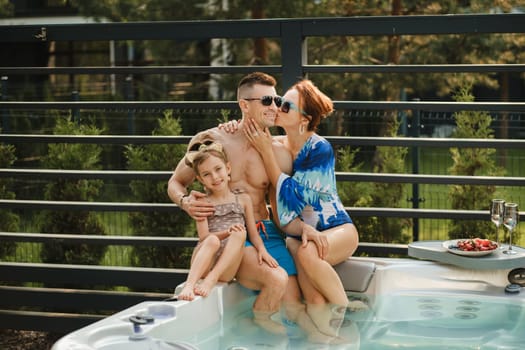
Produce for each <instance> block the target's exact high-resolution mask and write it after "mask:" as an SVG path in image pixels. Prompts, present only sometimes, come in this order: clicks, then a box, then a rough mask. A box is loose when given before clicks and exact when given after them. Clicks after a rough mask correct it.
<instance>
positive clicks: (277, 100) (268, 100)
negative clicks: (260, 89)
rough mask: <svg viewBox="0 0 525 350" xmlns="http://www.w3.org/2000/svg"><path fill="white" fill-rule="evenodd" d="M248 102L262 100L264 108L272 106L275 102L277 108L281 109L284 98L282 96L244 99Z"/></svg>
mask: <svg viewBox="0 0 525 350" xmlns="http://www.w3.org/2000/svg"><path fill="white" fill-rule="evenodd" d="M243 100H246V101H256V100H260V101H261V103H262V105H263V106H270V105H271V104H272V102H275V105H276V106H277V107H281V103H282V101H283V98H282V97H281V96H263V97H261V98H243Z"/></svg>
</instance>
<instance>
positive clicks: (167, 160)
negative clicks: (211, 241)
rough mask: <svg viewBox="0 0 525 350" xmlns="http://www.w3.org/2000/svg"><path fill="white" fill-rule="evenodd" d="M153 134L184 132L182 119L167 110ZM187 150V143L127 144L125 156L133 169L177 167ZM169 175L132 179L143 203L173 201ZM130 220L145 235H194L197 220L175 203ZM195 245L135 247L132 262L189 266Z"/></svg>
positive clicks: (135, 216)
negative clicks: (145, 179) (164, 177)
mask: <svg viewBox="0 0 525 350" xmlns="http://www.w3.org/2000/svg"><path fill="white" fill-rule="evenodd" d="M158 123H159V125H158V127H157V128H156V129H155V130H154V131H153V135H180V134H181V132H182V130H181V126H180V121H179V120H178V119H174V118H173V117H172V112H171V111H166V112H165V113H164V117H163V118H160V119H159V120H158ZM185 153H186V146H185V145H173V144H152V145H144V146H127V147H126V151H125V156H126V159H127V162H128V169H130V170H173V169H175V167H176V166H177V163H178V162H179V160H180V159H181V158H182V157H183V156H184V154H185ZM167 185H168V179H166V180H163V181H143V180H135V181H132V182H131V183H130V187H131V191H132V193H133V194H134V196H135V199H134V200H135V201H137V202H141V203H171V200H170V199H169V197H168V195H167ZM130 222H131V225H132V226H133V232H134V234H136V235H144V236H194V235H195V229H194V225H193V220H192V219H191V218H190V217H189V216H188V215H187V214H186V213H185V212H184V211H181V210H179V209H178V208H177V207H176V206H175V205H173V211H172V212H169V213H166V212H134V213H131V214H130ZM191 252H192V249H191V248H170V247H158V246H153V247H152V246H150V247H134V248H133V252H132V258H131V264H132V265H133V266H146V267H163V268H174V267H179V268H181V267H188V266H189V261H190V257H191Z"/></svg>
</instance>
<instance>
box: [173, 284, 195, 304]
mask: <svg viewBox="0 0 525 350" xmlns="http://www.w3.org/2000/svg"><path fill="white" fill-rule="evenodd" d="M194 288H195V287H194V286H193V284H189V283H186V284H184V287H183V288H182V290H181V291H180V293H179V295H177V299H178V300H188V301H192V300H193V299H195V292H194V291H193V290H194Z"/></svg>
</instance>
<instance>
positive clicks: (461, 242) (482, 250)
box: [443, 238, 498, 257]
mask: <svg viewBox="0 0 525 350" xmlns="http://www.w3.org/2000/svg"><path fill="white" fill-rule="evenodd" d="M443 248H445V249H446V250H448V251H449V252H450V253H452V254H457V255H462V256H472V257H476V256H484V255H488V254H491V253H492V252H494V251H496V249H498V243H496V242H494V241H491V240H490V239H485V238H463V239H453V240H449V241H445V242H443Z"/></svg>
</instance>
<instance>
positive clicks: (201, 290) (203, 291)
mask: <svg viewBox="0 0 525 350" xmlns="http://www.w3.org/2000/svg"><path fill="white" fill-rule="evenodd" d="M216 284H217V281H216V280H215V279H212V278H209V276H208V277H206V278H205V279H204V280H202V281H200V282H199V283H197V285H196V286H195V288H194V291H195V294H197V295H200V296H203V297H207V296H208V295H209V294H210V292H211V290H212V289H213V287H215V285H216Z"/></svg>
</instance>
